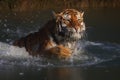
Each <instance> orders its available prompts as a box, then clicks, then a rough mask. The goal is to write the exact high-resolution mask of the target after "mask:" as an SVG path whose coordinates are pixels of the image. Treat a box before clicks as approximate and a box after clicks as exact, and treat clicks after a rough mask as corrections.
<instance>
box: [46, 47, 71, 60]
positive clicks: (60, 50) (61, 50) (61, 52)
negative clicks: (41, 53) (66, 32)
mask: <svg viewBox="0 0 120 80" xmlns="http://www.w3.org/2000/svg"><path fill="white" fill-rule="evenodd" d="M46 52H47V54H48V56H49V55H52V56H55V57H57V58H59V59H66V58H69V57H70V56H71V54H72V51H71V50H70V49H69V48H66V47H64V46H62V45H58V46H55V47H53V48H50V49H48V50H47V51H46Z"/></svg>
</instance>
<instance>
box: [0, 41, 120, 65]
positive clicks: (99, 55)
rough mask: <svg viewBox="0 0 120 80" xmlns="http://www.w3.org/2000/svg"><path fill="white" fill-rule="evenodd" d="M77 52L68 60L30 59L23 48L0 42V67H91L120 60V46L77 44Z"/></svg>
mask: <svg viewBox="0 0 120 80" xmlns="http://www.w3.org/2000/svg"><path fill="white" fill-rule="evenodd" d="M77 46H78V50H77V51H76V52H74V54H73V55H72V57H71V58H70V59H68V60H52V59H51V60H50V59H46V58H42V57H32V56H30V55H29V54H28V52H27V51H26V50H25V48H19V47H15V46H12V45H9V44H6V43H2V42H0V65H12V66H14V65H21V66H36V67H46V66H91V65H96V64H100V63H104V62H109V61H112V60H114V59H118V58H120V45H117V44H110V43H97V42H90V41H84V42H79V44H78V45H77Z"/></svg>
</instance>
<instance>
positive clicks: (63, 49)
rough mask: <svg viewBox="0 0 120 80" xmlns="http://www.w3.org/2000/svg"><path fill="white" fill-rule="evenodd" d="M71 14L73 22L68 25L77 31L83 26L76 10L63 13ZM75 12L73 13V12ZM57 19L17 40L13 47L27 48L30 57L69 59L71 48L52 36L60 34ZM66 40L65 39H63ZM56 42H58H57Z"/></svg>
mask: <svg viewBox="0 0 120 80" xmlns="http://www.w3.org/2000/svg"><path fill="white" fill-rule="evenodd" d="M67 11H68V12H69V13H70V14H71V21H70V22H69V23H68V24H67V23H66V24H67V25H68V26H69V27H73V28H75V30H77V29H78V28H79V26H80V27H81V24H80V23H79V22H78V20H77V18H76V16H75V14H74V10H71V9H70V10H69V9H68V10H66V11H65V10H64V11H63V12H67ZM72 11H73V12H72ZM57 19H58V17H57V18H56V19H53V20H49V21H48V22H47V23H46V24H45V26H44V27H42V28H41V29H40V30H39V31H38V32H35V33H31V34H29V35H27V36H26V37H23V38H21V39H19V40H16V41H15V42H14V43H13V45H15V46H19V47H25V48H26V50H27V51H28V52H29V53H30V55H33V56H37V55H43V56H47V57H52V56H54V57H57V58H69V57H70V56H71V54H72V50H71V48H69V47H67V46H65V44H66V43H64V44H63V42H62V41H59V40H58V41H57V40H56V39H55V38H54V36H51V35H52V34H53V35H54V34H57V33H58V26H56V25H57V23H58V22H57ZM63 39H64V38H63ZM55 40H56V41H55Z"/></svg>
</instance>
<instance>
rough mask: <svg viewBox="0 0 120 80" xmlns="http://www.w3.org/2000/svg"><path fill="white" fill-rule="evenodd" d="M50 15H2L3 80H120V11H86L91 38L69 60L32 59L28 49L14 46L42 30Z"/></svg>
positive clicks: (0, 77) (0, 61)
mask: <svg viewBox="0 0 120 80" xmlns="http://www.w3.org/2000/svg"><path fill="white" fill-rule="evenodd" d="M47 12H48V13H50V11H39V12H32V13H29V14H28V13H6V14H2V13H1V14H0V28H1V30H0V80H9V79H10V80H119V79H120V77H119V74H120V68H119V67H120V44H119V43H120V39H119V35H118V34H119V33H120V29H119V26H120V24H119V21H120V20H119V19H120V16H119V15H118V14H119V13H120V11H119V9H112V10H110V9H106V10H105V9H94V10H90V11H89V10H88V11H86V12H85V13H86V15H85V22H86V26H87V32H86V33H87V36H88V37H87V39H85V40H83V41H80V42H79V43H78V44H77V46H78V47H79V48H80V49H79V51H78V52H77V55H74V56H72V57H71V58H70V59H68V60H52V59H46V58H42V57H32V56H30V55H29V54H28V52H27V51H26V50H25V49H24V48H19V47H15V46H12V45H11V44H12V42H13V41H14V40H15V39H18V38H20V37H22V36H26V35H27V34H29V33H31V32H35V31H37V30H38V29H39V28H40V27H42V25H44V23H45V22H46V21H47V20H48V19H50V18H51V17H49V16H51V14H45V13H47ZM116 12H117V13H116ZM40 15H42V16H40ZM113 15H114V16H113Z"/></svg>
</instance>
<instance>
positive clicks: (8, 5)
mask: <svg viewBox="0 0 120 80" xmlns="http://www.w3.org/2000/svg"><path fill="white" fill-rule="evenodd" d="M118 7H120V0H0V11H19V12H24V11H38V10H45V9H54V10H57V9H64V8H76V9H89V8H118Z"/></svg>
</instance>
